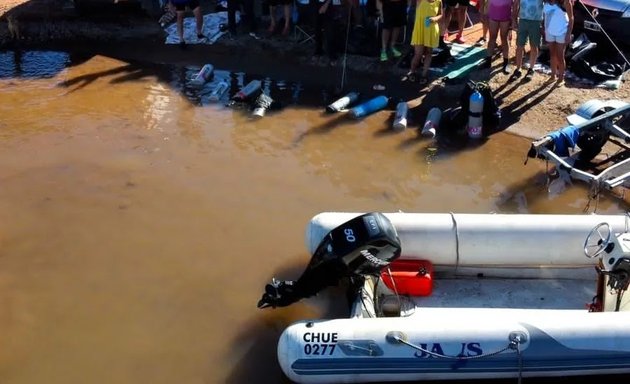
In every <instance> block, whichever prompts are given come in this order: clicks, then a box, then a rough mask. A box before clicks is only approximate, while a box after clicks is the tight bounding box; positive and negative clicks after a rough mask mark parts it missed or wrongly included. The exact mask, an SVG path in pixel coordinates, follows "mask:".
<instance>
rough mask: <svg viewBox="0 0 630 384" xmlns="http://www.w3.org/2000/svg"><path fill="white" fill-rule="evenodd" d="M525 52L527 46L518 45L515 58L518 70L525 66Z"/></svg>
mask: <svg viewBox="0 0 630 384" xmlns="http://www.w3.org/2000/svg"><path fill="white" fill-rule="evenodd" d="M524 52H525V47H521V46H517V47H516V57H515V58H514V65H515V66H516V70H517V71H520V70H521V67H522V66H523V53H524Z"/></svg>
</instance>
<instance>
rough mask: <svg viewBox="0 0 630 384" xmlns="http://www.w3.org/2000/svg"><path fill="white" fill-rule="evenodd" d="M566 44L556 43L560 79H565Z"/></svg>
mask: <svg viewBox="0 0 630 384" xmlns="http://www.w3.org/2000/svg"><path fill="white" fill-rule="evenodd" d="M565 46H566V44H563V43H556V64H557V65H558V81H563V80H564V70H565V69H566V66H567V65H566V62H565V60H564V48H565Z"/></svg>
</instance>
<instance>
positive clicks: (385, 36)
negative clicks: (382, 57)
mask: <svg viewBox="0 0 630 384" xmlns="http://www.w3.org/2000/svg"><path fill="white" fill-rule="evenodd" d="M391 36H392V30H391V29H385V28H383V32H382V33H381V50H382V51H384V52H387V48H388V47H389V39H390V37H391Z"/></svg>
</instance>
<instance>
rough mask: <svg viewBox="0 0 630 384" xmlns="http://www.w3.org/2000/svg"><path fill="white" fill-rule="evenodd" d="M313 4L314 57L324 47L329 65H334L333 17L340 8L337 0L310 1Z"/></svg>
mask: <svg viewBox="0 0 630 384" xmlns="http://www.w3.org/2000/svg"><path fill="white" fill-rule="evenodd" d="M312 1H313V4H315V8H316V9H315V11H316V14H315V56H314V57H319V56H321V55H322V54H323V53H324V49H323V48H324V46H325V47H326V53H327V54H328V59H329V64H330V65H331V66H334V65H336V63H337V57H338V46H339V44H338V42H337V41H336V40H335V27H336V21H335V16H336V14H338V8H339V6H340V2H339V0H312Z"/></svg>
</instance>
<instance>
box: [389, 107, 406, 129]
mask: <svg viewBox="0 0 630 384" xmlns="http://www.w3.org/2000/svg"><path fill="white" fill-rule="evenodd" d="M408 111H409V106H408V105H407V103H406V102H405V101H401V102H400V103H398V105H396V116H395V117H394V124H393V125H392V128H393V129H394V131H402V130H404V129H405V128H407V112H408Z"/></svg>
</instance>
